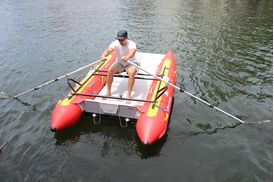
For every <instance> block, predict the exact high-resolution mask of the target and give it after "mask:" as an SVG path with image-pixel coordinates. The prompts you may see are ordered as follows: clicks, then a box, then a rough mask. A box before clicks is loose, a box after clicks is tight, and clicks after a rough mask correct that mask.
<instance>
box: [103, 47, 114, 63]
mask: <svg viewBox="0 0 274 182" xmlns="http://www.w3.org/2000/svg"><path fill="white" fill-rule="evenodd" d="M113 50H114V49H113V48H111V47H109V48H107V49H106V50H105V51H104V52H103V54H102V56H101V57H100V60H101V61H102V60H104V59H105V58H106V57H107V56H108V55H110V54H111V53H112V52H113Z"/></svg>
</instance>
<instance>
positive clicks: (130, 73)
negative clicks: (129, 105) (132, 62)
mask: <svg viewBox="0 0 274 182" xmlns="http://www.w3.org/2000/svg"><path fill="white" fill-rule="evenodd" d="M127 73H128V92H127V98H128V99H130V98H131V91H132V88H133V86H134V82H135V74H136V73H137V70H136V68H135V67H134V66H130V67H129V68H128V69H127Z"/></svg>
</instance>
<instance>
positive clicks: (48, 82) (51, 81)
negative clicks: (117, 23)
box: [13, 60, 101, 98]
mask: <svg viewBox="0 0 274 182" xmlns="http://www.w3.org/2000/svg"><path fill="white" fill-rule="evenodd" d="M100 61H101V60H97V61H95V62H93V63H90V64H88V65H86V66H83V67H81V68H78V69H76V70H74V71H72V72H69V73H67V74H65V75H62V76H59V77H58V78H56V79H53V80H50V81H47V82H45V83H43V84H41V85H38V86H36V87H34V88H32V89H29V90H27V91H24V92H22V93H20V94H17V95H15V96H13V98H18V97H20V96H22V95H25V94H27V93H29V92H32V91H34V90H38V89H39V88H41V87H44V86H46V85H49V84H51V83H53V82H56V81H58V80H61V79H63V78H65V77H67V76H69V75H72V74H74V73H77V72H79V71H81V70H83V69H85V68H87V67H90V66H92V65H94V64H97V63H99V62H100Z"/></svg>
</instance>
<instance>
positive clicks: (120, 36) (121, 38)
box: [116, 30, 128, 46]
mask: <svg viewBox="0 0 274 182" xmlns="http://www.w3.org/2000/svg"><path fill="white" fill-rule="evenodd" d="M127 38H128V37H127V31H126V30H119V32H118V33H117V37H116V39H117V40H119V42H120V44H121V45H122V46H124V45H125V44H126V41H125V40H126V39H127Z"/></svg>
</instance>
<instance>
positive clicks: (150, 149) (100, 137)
mask: <svg viewBox="0 0 274 182" xmlns="http://www.w3.org/2000/svg"><path fill="white" fill-rule="evenodd" d="M84 136H85V137H84ZM54 138H55V140H56V142H55V145H56V146H66V145H71V144H75V143H78V142H80V143H86V144H87V145H90V144H91V145H100V146H101V147H99V146H98V148H101V151H100V155H101V156H102V157H104V156H107V155H108V154H109V153H111V152H112V151H113V150H116V151H117V150H122V152H127V153H129V155H133V154H135V155H140V156H141V158H144V159H147V158H150V157H156V156H158V155H159V153H160V150H161V148H162V146H163V145H164V143H165V142H166V138H167V135H165V136H164V137H163V139H162V140H160V141H159V142H156V143H155V144H154V145H151V146H144V145H143V144H142V142H141V141H140V139H139V138H138V136H137V133H136V131H135V122H131V123H130V124H129V125H128V127H127V128H121V127H120V124H119V119H118V118H116V117H107V116H103V119H102V123H100V124H99V125H95V124H94V123H93V121H92V116H90V115H88V114H86V115H84V116H83V117H82V118H81V120H80V122H79V123H78V124H77V125H76V126H74V127H73V128H69V129H66V130H64V131H60V132H56V133H55V134H54Z"/></svg>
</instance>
